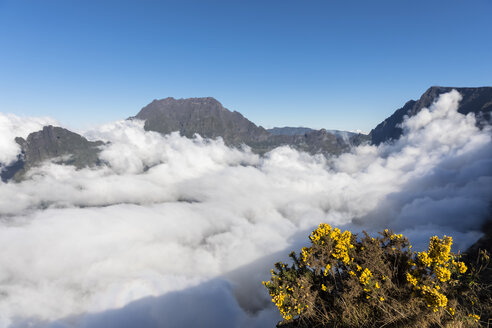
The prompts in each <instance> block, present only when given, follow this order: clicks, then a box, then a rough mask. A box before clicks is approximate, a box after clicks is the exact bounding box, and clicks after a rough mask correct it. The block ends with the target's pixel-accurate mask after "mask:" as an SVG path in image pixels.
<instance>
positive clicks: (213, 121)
mask: <svg viewBox="0 0 492 328" xmlns="http://www.w3.org/2000/svg"><path fill="white" fill-rule="evenodd" d="M134 118H137V119H140V120H144V121H145V126H144V128H145V130H147V131H156V132H160V133H162V134H168V133H171V132H173V131H179V132H180V133H181V135H183V136H185V137H188V138H191V137H193V135H194V134H195V133H198V134H199V135H201V136H202V137H204V138H217V137H222V138H223V139H224V142H225V143H226V144H228V145H239V144H241V143H246V144H256V143H259V142H262V141H264V140H266V139H267V138H268V137H269V135H270V133H269V132H267V131H266V130H265V129H264V128H262V127H261V126H260V127H258V126H256V125H255V124H254V123H253V122H251V121H249V120H248V119H246V118H245V117H244V116H243V115H241V113H238V112H231V111H229V110H228V109H227V108H225V107H224V106H222V104H221V103H220V102H218V101H217V100H216V99H214V98H211V97H206V98H187V99H174V98H172V97H170V98H165V99H161V100H154V101H152V102H151V103H150V104H148V105H147V106H145V107H144V108H142V110H141V111H140V112H139V113H138V114H137V115H136V116H135V117H134Z"/></svg>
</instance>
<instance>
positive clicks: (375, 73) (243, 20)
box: [0, 0, 492, 131]
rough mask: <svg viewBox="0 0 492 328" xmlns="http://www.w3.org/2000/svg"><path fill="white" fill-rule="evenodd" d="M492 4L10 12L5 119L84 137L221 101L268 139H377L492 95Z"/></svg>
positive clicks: (198, 4)
mask: <svg viewBox="0 0 492 328" xmlns="http://www.w3.org/2000/svg"><path fill="white" fill-rule="evenodd" d="M490 17H492V1H490V0H477V1H475V0H467V1H463V0H459V1H457V0H446V1H429V0H425V1H419V0H413V1H404V0H388V1H383V0H381V1H379V0H373V1H367V0H364V1H350V0H348V1H328V0H324V1H310V0H302V1H301V0H298V1H289V0H283V1H265V0H263V1H251V0H250V1H234V0H226V1H205V0H201V1H186V0H180V1H151V0H140V1H137V0H135V1H122V0H119V1H104V0H99V1H87V0H86V1H78V0H57V1H55V0H44V1H35V0H33V1H25V0H7V1H6V0H0V111H1V112H3V113H14V114H17V115H26V116H51V117H53V118H55V119H57V120H59V121H60V122H61V123H62V124H64V125H65V126H67V127H71V128H78V129H84V128H87V127H89V126H91V125H93V124H100V123H104V122H108V121H112V120H116V119H121V118H126V117H128V116H132V115H135V114H136V113H137V112H138V111H139V110H140V108H142V107H143V106H145V105H146V104H147V103H149V102H150V101H152V100H153V99H156V98H157V99H159V98H165V97H168V96H173V97H177V98H181V97H201V96H212V97H215V98H217V99H218V100H219V101H220V102H222V104H223V105H224V106H226V107H227V108H229V109H230V110H237V111H239V112H241V113H243V114H244V115H245V116H246V117H248V118H249V119H250V120H252V121H253V122H255V123H257V124H260V125H263V126H265V127H273V126H283V125H290V126H301V125H302V126H310V127H314V128H322V127H324V128H328V129H344V130H356V129H360V130H363V131H369V130H370V129H371V128H372V127H374V126H375V125H376V124H377V123H379V122H380V121H382V120H383V119H384V118H386V117H387V116H389V115H390V114H391V113H392V112H393V111H394V110H396V109H397V108H399V107H401V106H402V105H403V104H404V103H405V102H406V101H407V100H409V99H415V98H418V97H419V96H420V95H421V94H422V93H423V92H424V91H425V90H426V89H427V88H428V87H429V86H431V85H445V86H485V85H489V86H490V85H492V60H491V59H492V19H491V18H490Z"/></svg>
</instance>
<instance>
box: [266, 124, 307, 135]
mask: <svg viewBox="0 0 492 328" xmlns="http://www.w3.org/2000/svg"><path fill="white" fill-rule="evenodd" d="M267 131H268V132H270V133H271V134H273V135H274V136H296V135H303V134H306V133H309V132H313V131H314V130H313V129H310V128H304V127H290V126H284V127H282V128H277V127H275V128H272V129H267Z"/></svg>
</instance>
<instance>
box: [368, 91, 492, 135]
mask: <svg viewBox="0 0 492 328" xmlns="http://www.w3.org/2000/svg"><path fill="white" fill-rule="evenodd" d="M453 89H455V90H457V91H458V92H459V93H460V94H461V95H462V96H463V99H462V100H461V102H460V106H459V108H458V112H460V113H462V114H465V115H466V114H468V113H471V112H473V113H475V115H476V117H477V119H478V124H479V125H480V126H483V125H485V124H487V123H489V122H491V112H492V87H481V88H452V87H431V88H429V89H428V90H427V91H426V92H425V93H424V94H423V95H422V97H420V99H419V100H417V101H415V100H410V101H408V102H407V103H406V104H405V105H404V106H403V107H402V108H400V109H398V110H397V111H396V112H395V113H394V114H393V115H391V116H390V117H388V118H387V119H385V120H384V121H383V122H381V123H380V124H379V125H378V126H376V127H375V128H374V129H373V130H372V131H371V132H370V133H369V135H370V137H371V142H372V143H373V144H375V145H378V144H380V143H382V142H385V141H388V140H396V139H398V138H399V137H400V136H401V134H402V129H401V128H400V127H399V126H398V125H399V124H401V123H402V122H403V119H404V117H405V116H414V115H415V114H417V113H418V112H420V111H421V110H422V109H423V108H426V107H429V106H430V105H431V104H432V103H433V102H434V100H436V99H437V97H438V96H439V95H440V94H443V93H446V92H450V91H451V90H453Z"/></svg>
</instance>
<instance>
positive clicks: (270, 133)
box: [0, 86, 492, 181]
mask: <svg viewBox="0 0 492 328" xmlns="http://www.w3.org/2000/svg"><path fill="white" fill-rule="evenodd" d="M453 89H454V90H457V91H458V92H460V94H461V95H462V96H463V99H462V101H461V102H460V106H459V108H458V111H459V112H460V113H462V114H467V113H470V112H473V113H475V115H476V117H477V122H478V123H477V124H478V125H479V126H484V125H485V124H490V123H491V122H492V119H491V116H492V114H491V113H492V87H477V88H473V87H470V88H456V87H440V86H433V87H430V88H429V89H427V91H426V92H425V93H424V94H422V96H421V97H420V99H419V100H410V101H408V102H406V103H405V105H404V106H403V107H401V108H399V109H397V110H396V111H395V112H394V113H393V114H392V115H390V116H389V117H387V118H386V119H385V120H384V121H383V122H381V123H380V124H378V125H377V126H376V127H375V128H374V129H372V130H371V132H370V133H369V134H368V135H365V134H360V133H359V134H357V133H353V132H348V131H338V130H325V129H320V130H314V129H311V128H306V127H280V128H273V129H268V130H267V129H265V128H263V127H262V126H257V125H256V124H255V123H253V122H251V121H249V120H248V119H247V118H246V117H244V116H243V115H242V114H241V113H239V112H237V111H230V110H228V109H227V108H225V107H224V106H222V104H221V103H220V102H219V101H218V100H216V99H215V98H212V97H202V98H180V99H175V98H173V97H167V98H163V99H160V100H158V99H154V100H153V101H152V102H151V103H149V104H148V105H146V106H144V107H143V108H142V109H141V110H140V111H139V112H138V113H137V115H135V116H132V117H130V118H128V119H129V120H133V119H140V120H143V121H144V122H145V123H144V129H145V130H146V131H155V132H159V133H162V134H168V133H171V132H174V131H179V132H180V133H181V135H183V136H185V137H188V138H191V137H193V136H194V135H195V134H196V133H198V134H200V135H201V136H202V137H204V138H218V137H221V138H223V140H224V142H225V143H226V144H227V145H229V146H241V145H242V144H246V145H248V146H249V147H251V149H252V150H253V151H254V152H256V153H258V154H260V155H261V154H264V153H266V152H268V151H270V150H272V149H274V148H276V147H279V146H283V145H288V146H291V147H294V148H295V149H297V150H300V151H305V152H308V153H311V154H316V153H321V154H324V155H332V154H334V155H337V154H341V153H343V152H346V151H349V150H350V148H351V147H352V146H357V145H360V144H363V143H369V142H370V143H372V144H374V145H378V144H380V143H382V142H387V141H391V140H396V139H398V138H399V137H400V135H401V133H402V130H401V128H400V127H399V125H400V124H401V123H402V122H403V120H404V118H405V117H406V116H413V115H416V114H417V113H418V112H419V111H420V110H422V108H424V107H429V106H430V105H431V104H432V103H433V102H434V101H435V100H436V99H437V97H438V96H439V95H440V94H442V93H445V92H449V91H451V90H453ZM15 141H16V142H17V144H18V145H19V146H20V147H21V154H19V156H18V160H17V161H16V162H15V163H14V164H12V165H10V166H9V167H2V166H0V169H1V170H0V176H1V178H2V180H3V181H8V180H10V179H13V180H14V181H20V180H21V179H22V178H23V176H24V174H25V173H26V172H27V171H28V170H29V169H30V168H32V167H34V166H36V165H39V164H40V163H42V162H43V161H45V160H55V162H57V163H60V164H65V165H74V166H75V167H77V168H82V167H87V166H95V165H100V164H101V162H100V160H99V158H98V154H99V152H100V146H102V145H103V144H104V143H103V142H102V141H88V140H87V139H86V138H84V137H83V136H81V135H79V134H76V133H74V132H72V131H69V130H67V129H64V128H60V127H53V126H45V127H43V129H42V130H40V131H37V132H33V133H31V134H29V136H28V137H27V138H26V139H23V138H16V139H15Z"/></svg>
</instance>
